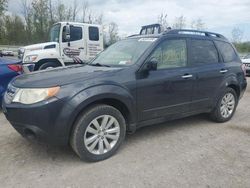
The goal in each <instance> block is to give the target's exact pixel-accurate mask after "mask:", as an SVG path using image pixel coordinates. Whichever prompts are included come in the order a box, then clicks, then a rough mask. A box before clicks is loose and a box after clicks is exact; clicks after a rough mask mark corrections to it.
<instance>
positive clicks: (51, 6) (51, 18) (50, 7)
mask: <svg viewBox="0 0 250 188" xmlns="http://www.w3.org/2000/svg"><path fill="white" fill-rule="evenodd" d="M48 4H49V7H48V9H49V14H50V22H51V24H53V23H54V22H55V18H54V14H53V12H54V8H53V4H52V0H49V3H48Z"/></svg>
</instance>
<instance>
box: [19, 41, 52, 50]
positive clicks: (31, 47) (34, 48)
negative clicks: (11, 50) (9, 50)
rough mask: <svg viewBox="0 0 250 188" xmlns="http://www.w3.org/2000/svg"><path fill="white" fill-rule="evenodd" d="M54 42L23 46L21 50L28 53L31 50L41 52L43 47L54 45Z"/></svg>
mask: <svg viewBox="0 0 250 188" xmlns="http://www.w3.org/2000/svg"><path fill="white" fill-rule="evenodd" d="M56 44H57V43H56V42H45V43H39V44H32V45H29V46H24V47H22V48H21V49H25V50H28V51H33V50H42V49H44V47H45V46H50V45H56Z"/></svg>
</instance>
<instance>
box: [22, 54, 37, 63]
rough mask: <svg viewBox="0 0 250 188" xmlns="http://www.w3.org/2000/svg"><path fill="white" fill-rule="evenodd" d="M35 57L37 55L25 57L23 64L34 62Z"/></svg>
mask: <svg viewBox="0 0 250 188" xmlns="http://www.w3.org/2000/svg"><path fill="white" fill-rule="evenodd" d="M37 56H38V55H29V56H27V57H25V59H24V63H30V62H34V61H36V58H37Z"/></svg>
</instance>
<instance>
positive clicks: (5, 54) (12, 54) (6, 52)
mask: <svg viewBox="0 0 250 188" xmlns="http://www.w3.org/2000/svg"><path fill="white" fill-rule="evenodd" d="M2 55H3V56H14V52H13V51H11V50H2Z"/></svg>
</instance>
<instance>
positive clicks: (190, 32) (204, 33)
mask: <svg viewBox="0 0 250 188" xmlns="http://www.w3.org/2000/svg"><path fill="white" fill-rule="evenodd" d="M163 34H188V35H201V36H207V37H217V38H221V39H226V37H224V36H223V35H221V34H218V33H212V32H208V31H199V30H192V29H172V30H168V31H164V32H163Z"/></svg>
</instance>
